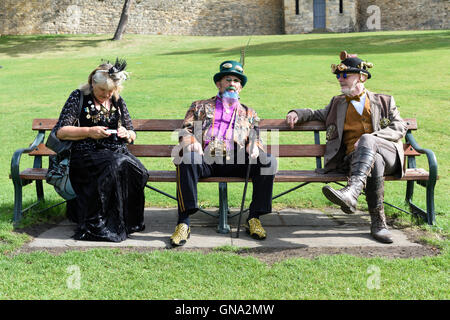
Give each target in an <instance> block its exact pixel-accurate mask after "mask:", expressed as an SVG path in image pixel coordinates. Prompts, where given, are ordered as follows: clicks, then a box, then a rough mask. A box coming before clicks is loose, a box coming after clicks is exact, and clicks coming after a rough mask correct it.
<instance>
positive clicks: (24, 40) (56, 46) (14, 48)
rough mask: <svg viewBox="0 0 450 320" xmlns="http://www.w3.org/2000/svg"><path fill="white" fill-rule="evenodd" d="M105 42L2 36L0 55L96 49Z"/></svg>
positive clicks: (64, 36) (61, 37) (15, 55)
mask: <svg viewBox="0 0 450 320" xmlns="http://www.w3.org/2000/svg"><path fill="white" fill-rule="evenodd" d="M105 41H110V39H105V38H103V39H99V38H98V37H95V38H94V37H93V38H92V39H89V38H78V37H74V36H73V35H35V36H2V37H0V54H1V53H3V54H6V55H8V56H10V57H18V56H19V55H21V54H39V53H45V52H54V51H61V50H64V49H66V48H84V47H90V48H96V47H98V46H99V44H100V43H102V42H105Z"/></svg>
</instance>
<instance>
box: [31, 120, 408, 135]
mask: <svg viewBox="0 0 450 320" xmlns="http://www.w3.org/2000/svg"><path fill="white" fill-rule="evenodd" d="M403 120H404V121H405V122H406V123H407V125H408V129H410V130H417V121H416V119H410V118H406V119H403ZM57 122H58V119H34V120H33V125H32V128H33V130H51V129H52V128H53V127H54V126H55V125H56V123H57ZM182 124H183V120H175V119H173V120H168V119H135V120H133V126H134V129H135V130H136V131H165V132H167V131H169V132H172V131H175V130H177V129H180V128H181V126H182ZM259 127H260V129H263V130H280V131H315V130H318V131H325V130H326V128H325V124H324V123H323V122H319V121H309V122H305V123H302V124H298V125H296V126H295V127H294V129H290V128H289V126H288V125H287V124H286V120H285V119H262V120H261V122H260V124H259Z"/></svg>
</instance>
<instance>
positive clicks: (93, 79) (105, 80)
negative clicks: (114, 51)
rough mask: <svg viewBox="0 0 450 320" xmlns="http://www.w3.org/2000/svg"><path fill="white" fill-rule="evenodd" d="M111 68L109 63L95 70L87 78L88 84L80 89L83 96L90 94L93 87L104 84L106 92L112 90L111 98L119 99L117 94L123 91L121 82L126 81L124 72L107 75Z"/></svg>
mask: <svg viewBox="0 0 450 320" xmlns="http://www.w3.org/2000/svg"><path fill="white" fill-rule="evenodd" d="M112 67H113V65H112V64H110V63H103V64H101V65H99V66H98V67H97V68H95V69H94V70H93V71H92V72H91V73H90V74H89V77H88V82H87V83H86V84H84V85H82V86H81V87H80V90H81V91H82V92H83V94H85V95H87V94H90V93H92V88H93V85H94V84H96V85H103V84H106V86H107V89H108V90H113V96H114V98H115V99H116V100H118V99H119V94H120V92H121V91H122V89H123V86H122V82H123V81H124V80H126V79H127V73H126V72H125V71H121V72H116V73H109V70H110V69H111V68H112Z"/></svg>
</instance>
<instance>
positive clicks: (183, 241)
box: [170, 232, 191, 247]
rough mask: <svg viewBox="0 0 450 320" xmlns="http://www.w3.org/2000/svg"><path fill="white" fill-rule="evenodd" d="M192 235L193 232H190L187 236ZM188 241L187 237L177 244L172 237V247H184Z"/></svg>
mask: <svg viewBox="0 0 450 320" xmlns="http://www.w3.org/2000/svg"><path fill="white" fill-rule="evenodd" d="M190 237H191V233H190V232H189V233H188V236H187V238H188V239H189V238H190ZM186 242H187V239H186V240H181V241H180V243H178V244H177V243H175V242H173V240H172V239H170V244H171V245H172V247H182V246H184V245H185V244H186Z"/></svg>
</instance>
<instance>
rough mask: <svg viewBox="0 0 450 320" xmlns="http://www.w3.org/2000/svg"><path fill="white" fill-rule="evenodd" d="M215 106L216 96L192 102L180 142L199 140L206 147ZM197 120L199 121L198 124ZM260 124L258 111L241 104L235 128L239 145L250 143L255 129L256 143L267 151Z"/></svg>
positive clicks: (235, 137)
mask: <svg viewBox="0 0 450 320" xmlns="http://www.w3.org/2000/svg"><path fill="white" fill-rule="evenodd" d="M215 108H216V97H212V98H211V99H207V100H198V101H194V102H193V103H192V105H191V107H190V108H189V109H188V111H187V113H186V116H185V117H184V121H183V128H182V130H181V131H180V133H179V137H180V142H181V143H182V144H183V146H185V145H187V144H189V143H194V142H195V141H197V142H199V143H200V144H201V145H202V147H203V148H205V141H206V133H207V132H208V130H209V128H210V127H211V126H212V122H213V118H214V112H215ZM196 122H198V125H197V126H196ZM258 124H259V118H258V115H257V114H256V112H255V111H254V110H253V109H251V108H249V107H247V106H245V105H243V104H240V105H239V107H238V109H237V112H236V117H235V120H234V130H233V140H234V142H236V144H237V145H238V147H240V148H244V147H245V145H246V144H247V143H248V137H249V134H250V130H251V129H254V130H255V131H256V134H257V139H256V143H257V145H258V147H259V148H260V149H261V150H264V151H265V149H264V146H263V143H262V141H261V139H260V137H259V129H258ZM200 128H201V130H200ZM185 137H191V138H192V139H191V140H190V139H186V138H185ZM182 138H184V139H182ZM183 141H184V142H183ZM186 141H188V142H186Z"/></svg>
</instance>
